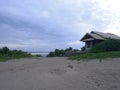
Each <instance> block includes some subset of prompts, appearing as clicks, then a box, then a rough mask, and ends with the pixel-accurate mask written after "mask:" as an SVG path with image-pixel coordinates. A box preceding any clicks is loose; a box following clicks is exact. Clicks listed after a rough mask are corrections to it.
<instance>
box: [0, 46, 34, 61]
mask: <svg viewBox="0 0 120 90" xmlns="http://www.w3.org/2000/svg"><path fill="white" fill-rule="evenodd" d="M31 56H32V55H31V54H29V53H27V52H24V51H21V50H9V48H7V47H3V48H0V61H6V60H9V59H15V58H23V57H31Z"/></svg>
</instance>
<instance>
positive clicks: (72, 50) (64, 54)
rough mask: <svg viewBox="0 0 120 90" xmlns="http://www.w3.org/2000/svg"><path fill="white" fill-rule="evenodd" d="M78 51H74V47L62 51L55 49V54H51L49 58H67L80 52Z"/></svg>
mask: <svg viewBox="0 0 120 90" xmlns="http://www.w3.org/2000/svg"><path fill="white" fill-rule="evenodd" d="M78 51H79V50H78V49H73V48H72V47H69V48H66V49H65V50H63V49H61V50H59V49H55V51H54V52H50V53H49V54H48V55H47V57H63V56H66V55H67V54H70V55H71V54H72V53H75V52H78Z"/></svg>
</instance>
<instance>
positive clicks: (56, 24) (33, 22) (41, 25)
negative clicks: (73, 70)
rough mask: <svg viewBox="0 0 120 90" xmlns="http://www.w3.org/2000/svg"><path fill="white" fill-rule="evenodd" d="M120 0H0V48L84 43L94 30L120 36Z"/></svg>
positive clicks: (38, 48) (32, 48) (49, 47)
mask: <svg viewBox="0 0 120 90" xmlns="http://www.w3.org/2000/svg"><path fill="white" fill-rule="evenodd" d="M119 3H120V1H119V0H0V47H3V46H7V47H9V48H10V49H21V50H24V51H30V52H49V51H53V50H54V49H56V48H58V49H65V48H68V47H73V48H75V49H80V48H81V47H82V46H84V43H83V42H80V39H81V38H82V37H83V36H84V34H85V33H89V32H91V31H100V32H109V33H113V34H116V35H120V5H119Z"/></svg>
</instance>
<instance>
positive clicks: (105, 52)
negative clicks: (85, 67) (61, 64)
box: [69, 39, 120, 60]
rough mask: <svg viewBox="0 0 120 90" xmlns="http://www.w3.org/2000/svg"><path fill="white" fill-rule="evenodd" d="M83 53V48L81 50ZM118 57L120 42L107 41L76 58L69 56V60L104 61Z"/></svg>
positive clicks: (119, 55)
mask: <svg viewBox="0 0 120 90" xmlns="http://www.w3.org/2000/svg"><path fill="white" fill-rule="evenodd" d="M82 51H84V47H83V48H82ZM116 57H120V40H115V39H108V40H106V41H103V42H101V43H100V44H97V45H96V46H94V47H93V48H92V49H91V51H90V52H86V53H81V54H79V55H77V56H71V57H69V59H72V60H75V59H76V60H82V59H87V60H89V59H104V58H116Z"/></svg>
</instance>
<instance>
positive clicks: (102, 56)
mask: <svg viewBox="0 0 120 90" xmlns="http://www.w3.org/2000/svg"><path fill="white" fill-rule="evenodd" d="M118 57H120V51H119V52H101V53H85V54H81V55H78V56H71V57H69V58H68V59H70V60H90V59H105V58H118Z"/></svg>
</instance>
